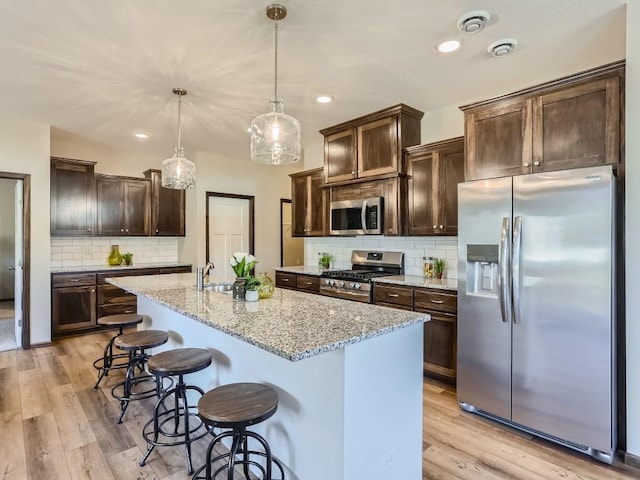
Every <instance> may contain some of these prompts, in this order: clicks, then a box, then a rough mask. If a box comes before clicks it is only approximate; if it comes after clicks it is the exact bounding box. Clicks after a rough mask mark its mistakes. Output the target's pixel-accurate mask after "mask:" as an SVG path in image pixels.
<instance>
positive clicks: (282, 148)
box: [250, 4, 301, 165]
mask: <svg viewBox="0 0 640 480" xmlns="http://www.w3.org/2000/svg"><path fill="white" fill-rule="evenodd" d="M266 12H267V17H269V18H270V19H271V20H273V23H274V26H275V37H276V41H275V47H276V48H275V82H274V84H275V90H274V98H273V100H271V101H270V102H269V103H270V104H271V111H270V112H269V113H265V114H262V115H258V116H257V117H256V118H254V119H253V122H251V129H250V131H251V160H253V161H254V162H258V163H266V164H268V165H286V164H290V163H295V162H297V161H298V160H299V159H300V150H301V149H300V122H299V121H298V120H296V119H295V118H293V117H292V116H290V115H287V114H286V113H284V108H283V102H282V99H280V98H278V20H282V19H284V18H285V17H286V16H287V9H286V7H284V6H283V5H278V4H274V5H269V6H268V7H267V9H266Z"/></svg>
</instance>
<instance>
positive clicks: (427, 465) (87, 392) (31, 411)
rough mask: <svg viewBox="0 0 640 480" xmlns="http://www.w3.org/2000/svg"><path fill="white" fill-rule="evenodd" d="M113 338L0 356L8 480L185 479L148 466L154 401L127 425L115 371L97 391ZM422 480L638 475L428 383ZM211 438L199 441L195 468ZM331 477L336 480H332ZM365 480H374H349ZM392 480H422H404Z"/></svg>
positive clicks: (173, 460) (170, 469) (179, 458)
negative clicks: (465, 408) (100, 362)
mask: <svg viewBox="0 0 640 480" xmlns="http://www.w3.org/2000/svg"><path fill="white" fill-rule="evenodd" d="M109 337H110V334H109V333H97V334H91V335H86V336H83V337H74V338H69V339H64V340H61V341H57V342H55V344H54V345H53V346H48V347H42V348H35V349H32V350H26V351H23V350H14V351H9V352H0V432H2V436H1V437H0V438H1V440H0V442H1V443H0V479H15V480H25V479H28V480H43V479H45V478H46V479H61V480H67V479H73V480H77V479H108V480H112V479H113V480H119V479H122V480H133V479H139V480H153V479H158V480H160V479H162V480H185V479H188V478H189V475H188V474H187V472H186V467H185V458H184V455H183V450H182V449H181V448H159V449H156V450H155V451H154V452H153V453H152V455H151V457H150V458H149V460H148V462H147V465H146V466H145V467H140V466H138V462H139V460H140V458H141V457H142V454H143V452H144V451H145V448H146V447H145V442H144V440H143V439H142V436H141V434H140V431H141V427H142V425H143V424H144V423H145V422H146V421H147V419H148V418H149V416H150V412H151V410H152V406H153V402H152V401H146V402H132V403H131V404H130V407H129V411H128V412H127V415H126V416H125V421H124V422H123V424H122V425H117V424H116V423H115V420H116V419H117V416H118V414H119V403H118V402H117V401H116V400H114V399H113V398H112V397H111V387H112V386H113V385H114V384H115V383H116V382H117V381H118V380H119V378H120V377H119V376H118V375H115V374H112V376H110V377H107V381H106V382H104V381H103V384H102V385H101V388H100V389H99V390H97V391H94V390H92V386H93V383H94V382H95V371H94V369H93V367H92V366H91V365H92V362H93V361H94V359H95V358H97V357H99V356H100V355H101V353H102V346H103V345H104V344H105V343H106V341H107V340H108V338H109ZM424 432H425V433H424V437H423V447H424V453H423V480H425V479H439V480H446V479H451V480H457V479H463V480H475V479H478V480H500V479H523V480H542V479H544V480H548V479H568V480H604V479H612V480H631V479H640V470H635V469H631V468H629V467H626V466H624V465H622V464H621V462H619V461H617V462H616V464H615V465H614V466H613V467H609V466H605V465H602V464H600V463H598V462H596V461H593V460H590V459H589V458H587V457H585V456H583V455H580V454H577V453H574V452H572V451H570V450H567V449H564V448H561V447H558V446H555V445H553V444H551V443H548V442H545V441H542V440H538V439H532V438H531V437H529V436H528V435H526V434H523V433H519V432H516V431H514V430H511V429H508V428H505V427H503V426H498V425H496V424H494V423H492V422H489V421H487V420H484V419H481V418H479V417H476V416H473V415H470V414H468V413H465V412H462V411H461V410H460V409H459V408H458V405H457V403H456V400H455V392H453V391H452V389H451V388H450V387H446V386H442V385H438V384H435V383H429V382H425V384H424ZM206 444H207V440H206V439H202V440H200V441H199V442H196V444H194V448H193V450H194V451H193V457H194V465H200V464H201V463H203V461H204V450H205V448H206ZM327 480H331V479H327ZM349 480H366V479H349ZM389 480H414V479H397V478H393V477H389Z"/></svg>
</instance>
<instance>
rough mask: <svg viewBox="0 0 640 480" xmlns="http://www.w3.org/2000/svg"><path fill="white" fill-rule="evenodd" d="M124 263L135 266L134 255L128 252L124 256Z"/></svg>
mask: <svg viewBox="0 0 640 480" xmlns="http://www.w3.org/2000/svg"><path fill="white" fill-rule="evenodd" d="M122 261H123V262H124V264H125V265H133V253H131V252H127V253H123V254H122Z"/></svg>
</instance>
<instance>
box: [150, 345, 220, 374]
mask: <svg viewBox="0 0 640 480" xmlns="http://www.w3.org/2000/svg"><path fill="white" fill-rule="evenodd" d="M212 359H213V356H212V355H211V352H210V351H209V350H205V349H204V348H177V349H175V350H168V351H166V352H161V353H157V354H155V355H154V356H152V357H151V358H150V359H149V361H148V362H147V366H148V367H149V371H150V372H151V373H153V374H154V375H160V376H167V375H186V374H187V373H193V372H198V371H200V370H202V369H204V368H207V367H208V366H209V365H211V361H212Z"/></svg>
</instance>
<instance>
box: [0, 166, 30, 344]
mask: <svg viewBox="0 0 640 480" xmlns="http://www.w3.org/2000/svg"><path fill="white" fill-rule="evenodd" d="M30 198H31V177H30V175H27V174H19V173H8V172H0V351H4V350H14V349H16V348H23V349H28V348H30V347H31V343H30V334H29V332H30V322H29V298H30V295H29V284H30V282H29V279H30V271H31V270H30V253H29V252H30V243H31V239H30V223H31V221H30V218H31V210H30Z"/></svg>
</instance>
